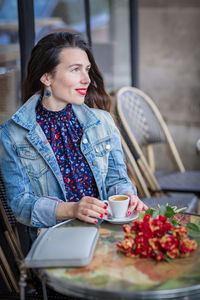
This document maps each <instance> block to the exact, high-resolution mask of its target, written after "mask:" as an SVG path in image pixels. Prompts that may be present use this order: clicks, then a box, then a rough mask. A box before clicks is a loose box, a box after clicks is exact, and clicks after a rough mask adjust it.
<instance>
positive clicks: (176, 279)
mask: <svg viewBox="0 0 200 300" xmlns="http://www.w3.org/2000/svg"><path fill="white" fill-rule="evenodd" d="M176 218H177V219H178V220H179V221H180V222H181V223H182V224H185V223H188V222H193V223H196V224H199V225H200V216H195V215H190V214H177V215H176ZM86 225H87V226H88V224H86ZM86 225H85V226H86ZM66 226H84V223H82V222H80V221H77V220H76V221H72V222H71V223H68V224H67V225H66ZM99 233H100V237H99V240H98V243H97V246H96V250H95V252H94V256H93V259H92V261H91V262H90V264H89V265H87V266H85V267H80V268H49V269H45V270H42V273H43V275H45V276H46V277H47V282H48V284H49V285H50V286H52V287H53V288H54V289H56V290H57V291H59V292H61V293H63V294H66V295H73V296H79V297H86V299H133V297H134V299H169V298H170V297H175V296H177V297H179V296H186V295H193V294H195V295H196V296H197V299H198V297H199V299H200V296H199V295H200V247H198V248H197V249H196V251H195V252H193V253H192V254H191V255H190V256H189V257H186V258H178V259H174V260H171V261H170V262H156V261H154V260H152V259H141V258H134V259H133V258H129V257H126V256H124V255H123V253H121V252H119V251H118V249H117V247H116V242H117V241H118V240H120V239H122V238H123V231H122V225H113V224H110V223H107V222H103V223H102V224H101V226H100V228H99ZM197 241H198V243H199V245H200V240H197ZM197 294H198V295H197ZM196 296H195V297H196ZM165 297H166V298H165ZM168 297H169V298H168ZM173 299H175V298H173ZM187 299H191V298H187ZM192 299H193V298H192ZM194 299H196V298H194Z"/></svg>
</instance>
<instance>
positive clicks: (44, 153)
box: [0, 32, 147, 236]
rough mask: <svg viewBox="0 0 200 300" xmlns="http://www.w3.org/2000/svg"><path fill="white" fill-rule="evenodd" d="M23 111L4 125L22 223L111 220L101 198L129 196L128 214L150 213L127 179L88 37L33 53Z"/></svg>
mask: <svg viewBox="0 0 200 300" xmlns="http://www.w3.org/2000/svg"><path fill="white" fill-rule="evenodd" d="M23 97H24V101H25V104H24V105H23V106H22V107H21V108H20V109H19V110H18V111H17V112H16V113H15V114H14V115H13V116H12V118H11V119H10V120H8V121H7V122H5V123H4V124H3V125H2V126H1V157H0V161H1V171H2V175H3V178H4V181H5V185H6V191H7V197H8V203H9V205H10V206H11V208H12V210H13V212H14V214H15V216H16V218H17V220H18V221H19V222H21V223H23V224H26V225H28V226H30V227H31V232H32V236H33V234H35V231H36V229H37V227H49V226H53V225H55V224H56V223H57V222H59V221H61V220H66V219H71V218H78V219H80V220H83V221H85V222H88V223H97V222H98V220H97V219H101V218H103V215H104V214H105V215H107V214H108V213H107V211H106V206H105V204H104V203H103V201H101V200H103V199H107V198H108V196H110V195H113V194H115V193H118V194H124V193H127V194H129V195H130V196H131V202H130V206H129V209H128V211H127V215H131V213H132V211H133V210H134V209H136V210H137V211H141V210H143V209H147V207H146V206H145V205H144V204H143V202H142V201H141V200H139V199H138V197H137V196H136V190H135V188H134V187H133V186H132V183H131V181H130V179H129V178H128V176H127V173H126V167H125V164H124V162H123V153H122V149H121V145H120V136H119V132H118V130H117V128H116V127H115V125H114V122H113V120H112V118H111V116H110V114H109V113H108V112H107V111H109V108H110V99H109V96H108V94H107V93H106V91H105V88H104V83H103V78H102V75H101V73H100V72H99V70H98V67H97V65H96V63H95V60H94V58H93V55H92V53H91V51H90V49H89V48H88V46H87V44H86V43H85V41H84V40H82V38H81V37H80V36H78V35H76V34H71V33H66V32H60V33H53V34H50V35H48V36H46V37H44V38H43V39H41V40H40V41H39V42H38V44H37V45H36V46H35V47H34V48H33V50H32V53H31V58H30V62H29V65H28V73H27V77H26V79H25V82H24V95H23Z"/></svg>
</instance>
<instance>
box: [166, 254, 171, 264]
mask: <svg viewBox="0 0 200 300" xmlns="http://www.w3.org/2000/svg"><path fill="white" fill-rule="evenodd" d="M164 257H165V260H166V261H167V262H170V261H171V258H170V257H169V256H167V254H164Z"/></svg>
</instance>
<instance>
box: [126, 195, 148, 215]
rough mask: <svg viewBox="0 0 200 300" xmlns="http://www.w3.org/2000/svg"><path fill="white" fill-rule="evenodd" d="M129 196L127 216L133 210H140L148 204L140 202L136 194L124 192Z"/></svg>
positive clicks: (146, 207)
mask: <svg viewBox="0 0 200 300" xmlns="http://www.w3.org/2000/svg"><path fill="white" fill-rule="evenodd" d="M126 195H128V196H129V197H130V204H129V208H128V210H127V216H130V215H131V214H132V212H133V211H134V210H136V211H137V212H141V211H142V210H145V211H146V210H147V209H148V206H147V205H146V204H144V202H142V200H140V199H139V198H138V197H137V196H136V195H132V194H128V193H127V194H126Z"/></svg>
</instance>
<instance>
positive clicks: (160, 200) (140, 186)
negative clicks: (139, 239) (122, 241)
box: [121, 136, 197, 213]
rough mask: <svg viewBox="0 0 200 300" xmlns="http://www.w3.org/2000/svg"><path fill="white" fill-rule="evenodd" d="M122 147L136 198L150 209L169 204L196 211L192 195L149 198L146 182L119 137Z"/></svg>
mask: <svg viewBox="0 0 200 300" xmlns="http://www.w3.org/2000/svg"><path fill="white" fill-rule="evenodd" d="M121 142H122V147H123V150H124V155H125V162H126V165H127V171H128V174H129V177H130V179H131V180H132V181H133V183H134V184H135V186H136V188H137V191H138V196H139V197H140V198H141V199H142V201H143V202H144V203H145V204H146V205H147V206H148V207H151V208H157V206H158V204H159V205H165V204H167V203H168V204H169V205H170V206H177V208H183V207H186V209H185V211H184V212H189V213H191V212H195V211H196V209H197V197H196V196H195V195H194V194H188V193H185V194H180V193H175V194H164V193H159V194H156V196H155V195H154V196H151V194H150V192H149V190H148V187H147V184H146V181H145V180H144V177H143V176H142V173H141V172H140V169H139V167H138V165H137V163H136V160H135V158H134V156H133V154H132V152H131V151H130V149H129V147H128V146H127V144H126V142H125V140H124V138H123V136H121Z"/></svg>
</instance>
